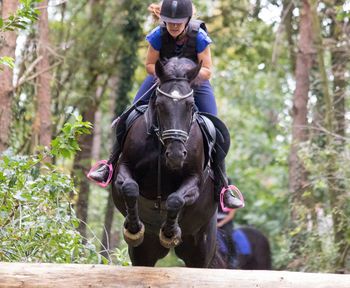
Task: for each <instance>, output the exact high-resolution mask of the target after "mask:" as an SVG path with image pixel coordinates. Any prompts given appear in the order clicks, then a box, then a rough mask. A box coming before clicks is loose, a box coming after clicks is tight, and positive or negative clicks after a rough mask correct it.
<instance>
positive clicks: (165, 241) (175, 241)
mask: <svg viewBox="0 0 350 288" xmlns="http://www.w3.org/2000/svg"><path fill="white" fill-rule="evenodd" d="M159 241H160V244H162V246H163V247H165V248H168V249H170V248H175V247H176V246H178V245H179V244H180V243H181V242H182V240H181V229H180V228H179V229H177V230H176V234H175V235H174V236H173V237H171V238H168V237H166V236H165V235H164V233H163V231H162V229H160V231H159Z"/></svg>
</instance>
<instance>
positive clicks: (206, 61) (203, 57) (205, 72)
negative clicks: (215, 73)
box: [197, 45, 211, 81]
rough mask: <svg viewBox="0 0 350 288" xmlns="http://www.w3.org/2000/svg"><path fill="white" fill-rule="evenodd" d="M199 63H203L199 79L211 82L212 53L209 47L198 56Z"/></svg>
mask: <svg viewBox="0 0 350 288" xmlns="http://www.w3.org/2000/svg"><path fill="white" fill-rule="evenodd" d="M197 56H198V62H201V61H202V68H201V70H200V71H199V77H200V79H201V80H203V81H205V80H209V79H210V75H211V53H210V46H209V45H208V46H207V47H206V48H205V49H204V50H203V51H202V52H201V53H198V54H197Z"/></svg>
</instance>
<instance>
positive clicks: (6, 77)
mask: <svg viewBox="0 0 350 288" xmlns="http://www.w3.org/2000/svg"><path fill="white" fill-rule="evenodd" d="M17 6H18V1H15V0H3V1H2V15H1V17H2V18H3V19H6V18H7V17H8V16H9V15H10V13H15V12H16V10H17ZM2 36H3V37H4V38H3V40H1V39H0V56H1V57H12V58H14V57H15V49H16V39H17V33H16V32H15V31H7V32H5V33H3V35H2ZM3 68H4V70H3V71H1V70H0V87H1V88H0V159H2V153H3V152H4V151H5V150H6V149H7V148H8V146H9V135H10V125H11V104H12V97H13V96H12V88H13V85H12V79H13V77H12V69H11V68H8V67H3Z"/></svg>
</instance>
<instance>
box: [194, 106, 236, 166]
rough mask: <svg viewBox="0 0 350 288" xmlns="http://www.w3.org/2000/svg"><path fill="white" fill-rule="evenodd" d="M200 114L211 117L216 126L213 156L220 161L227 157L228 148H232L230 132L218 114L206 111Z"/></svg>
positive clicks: (216, 160)
mask: <svg viewBox="0 0 350 288" xmlns="http://www.w3.org/2000/svg"><path fill="white" fill-rule="evenodd" d="M199 115H200V116H202V118H203V116H204V117H206V118H207V119H209V120H210V121H211V122H212V124H213V125H214V127H215V130H216V131H215V135H216V136H215V138H214V139H215V142H214V147H213V152H215V153H214V154H215V155H213V157H214V158H215V162H217V163H220V161H222V160H224V159H225V157H226V155H227V153H228V150H229V149H230V144H231V138H230V132H229V131H228V129H227V127H226V125H225V123H224V122H222V121H221V120H220V119H219V118H217V117H216V116H214V115H212V114H209V113H205V112H200V113H199Z"/></svg>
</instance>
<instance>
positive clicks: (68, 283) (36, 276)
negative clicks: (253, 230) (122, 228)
mask: <svg viewBox="0 0 350 288" xmlns="http://www.w3.org/2000/svg"><path fill="white" fill-rule="evenodd" d="M0 287H1V288H3V287H26V288H32V287H45V288H47V287H60V288H62V287H63V288H71V287H162V288H163V287H181V288H182V287H200V288H202V287H210V288H212V287H218V288H219V287H233V288H234V287H239V288H248V287H249V288H252V287H254V288H277V287H278V288H280V287H283V288H289V287H295V288H315V287H317V288H334V287H336V288H349V287H350V275H339V274H321V273H302V272H287V271H249V270H244V271H243V270H224V269H195V268H180V267H175V268H150V267H120V266H110V265H84V264H44V263H42V264H26V263H3V262H0Z"/></svg>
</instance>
